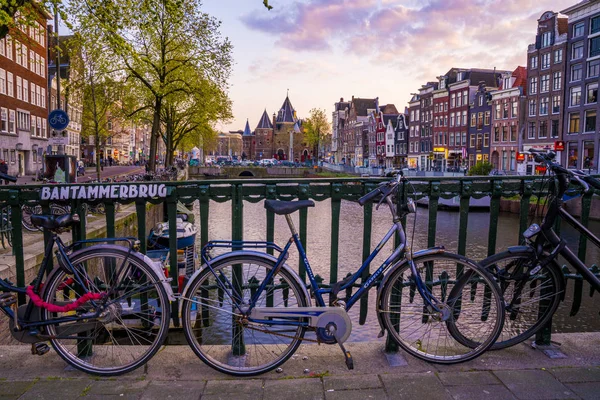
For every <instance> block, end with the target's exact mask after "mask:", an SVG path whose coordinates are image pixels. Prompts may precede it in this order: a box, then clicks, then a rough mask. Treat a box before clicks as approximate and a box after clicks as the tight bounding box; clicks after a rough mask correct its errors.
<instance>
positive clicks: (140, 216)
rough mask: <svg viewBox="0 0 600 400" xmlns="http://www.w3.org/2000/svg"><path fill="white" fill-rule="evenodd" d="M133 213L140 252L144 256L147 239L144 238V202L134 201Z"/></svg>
mask: <svg viewBox="0 0 600 400" xmlns="http://www.w3.org/2000/svg"><path fill="white" fill-rule="evenodd" d="M135 212H136V214H137V230H138V240H139V241H140V252H142V253H144V254H146V252H147V250H148V247H147V242H146V240H147V237H146V202H145V201H144V200H143V199H138V200H136V201H135Z"/></svg>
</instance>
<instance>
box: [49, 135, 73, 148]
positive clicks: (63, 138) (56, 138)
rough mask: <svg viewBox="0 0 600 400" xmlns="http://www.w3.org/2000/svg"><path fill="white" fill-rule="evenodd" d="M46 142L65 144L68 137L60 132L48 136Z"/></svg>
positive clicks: (54, 144)
mask: <svg viewBox="0 0 600 400" xmlns="http://www.w3.org/2000/svg"><path fill="white" fill-rule="evenodd" d="M48 144H50V145H52V146H66V145H68V144H69V138H68V137H67V136H63V135H61V134H58V135H56V136H50V137H49V138H48Z"/></svg>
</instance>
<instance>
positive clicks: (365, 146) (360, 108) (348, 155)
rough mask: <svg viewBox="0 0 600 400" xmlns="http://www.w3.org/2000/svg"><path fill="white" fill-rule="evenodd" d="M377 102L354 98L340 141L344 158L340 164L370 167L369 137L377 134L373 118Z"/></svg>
mask: <svg viewBox="0 0 600 400" xmlns="http://www.w3.org/2000/svg"><path fill="white" fill-rule="evenodd" d="M375 102H376V99H363V98H358V97H356V98H355V97H354V96H352V100H351V101H350V102H349V103H350V107H349V109H348V113H347V119H346V122H345V124H344V129H343V131H342V140H341V141H338V143H340V144H341V145H342V149H341V153H340V148H339V145H338V154H340V155H341V156H342V158H341V159H340V162H342V163H345V164H347V165H351V166H360V167H362V166H364V167H366V166H369V165H370V164H369V157H370V151H371V150H370V142H369V139H370V136H369V135H370V134H374V133H375V121H374V118H373V117H372V114H373V113H374V112H375V109H376V104H375ZM370 132H371V133H370ZM373 143H374V142H373ZM375 158H376V157H374V159H375Z"/></svg>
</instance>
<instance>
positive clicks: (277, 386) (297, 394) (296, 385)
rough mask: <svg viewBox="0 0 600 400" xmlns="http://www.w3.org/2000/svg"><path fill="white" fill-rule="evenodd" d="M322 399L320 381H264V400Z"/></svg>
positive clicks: (306, 379)
mask: <svg viewBox="0 0 600 400" xmlns="http://www.w3.org/2000/svg"><path fill="white" fill-rule="evenodd" d="M323 397H324V395H323V383H321V379H317V378H305V379H285V380H272V381H265V391H264V400H281V399H285V400H300V399H301V400H313V399H314V400H317V399H323ZM203 400H204V398H203Z"/></svg>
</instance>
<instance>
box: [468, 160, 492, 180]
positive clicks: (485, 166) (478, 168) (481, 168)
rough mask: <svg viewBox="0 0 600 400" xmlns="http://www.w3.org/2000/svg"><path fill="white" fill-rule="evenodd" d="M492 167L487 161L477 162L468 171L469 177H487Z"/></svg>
mask: <svg viewBox="0 0 600 400" xmlns="http://www.w3.org/2000/svg"><path fill="white" fill-rule="evenodd" d="M492 169H494V166H493V165H492V164H490V163H489V162H487V161H479V162H477V163H476V164H475V165H474V166H473V167H471V168H470V169H469V175H470V176H474V175H489V174H490V172H492Z"/></svg>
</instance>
